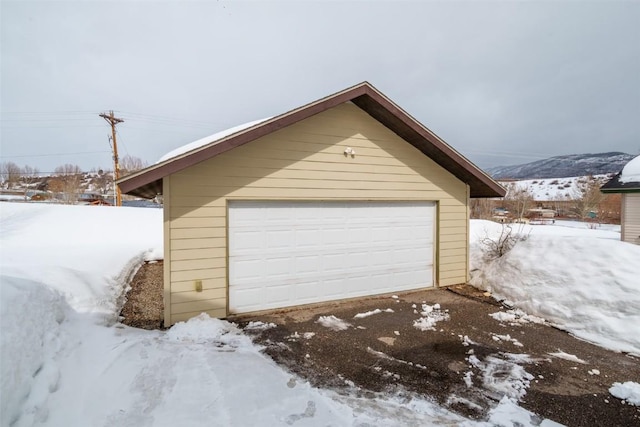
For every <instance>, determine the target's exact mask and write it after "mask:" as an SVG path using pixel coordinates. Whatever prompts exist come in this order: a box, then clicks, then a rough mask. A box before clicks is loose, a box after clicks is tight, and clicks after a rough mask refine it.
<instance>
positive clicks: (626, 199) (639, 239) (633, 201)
mask: <svg viewBox="0 0 640 427" xmlns="http://www.w3.org/2000/svg"><path fill="white" fill-rule="evenodd" d="M622 240H623V241H625V242H629V243H634V244H636V245H640V193H626V194H623V195H622Z"/></svg>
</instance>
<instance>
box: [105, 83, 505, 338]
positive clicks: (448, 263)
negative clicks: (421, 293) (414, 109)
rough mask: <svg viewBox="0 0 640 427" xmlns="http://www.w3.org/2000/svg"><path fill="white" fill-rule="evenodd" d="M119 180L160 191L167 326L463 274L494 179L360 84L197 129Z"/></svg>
mask: <svg viewBox="0 0 640 427" xmlns="http://www.w3.org/2000/svg"><path fill="white" fill-rule="evenodd" d="M118 185H119V186H120V188H121V190H122V191H123V192H124V193H126V194H132V195H136V196H142V197H148V198H152V197H155V196H157V195H158V194H162V196H163V199H164V218H165V220H164V239H165V248H164V252H165V262H164V269H165V273H164V287H165V290H164V302H165V324H166V325H167V326H169V325H171V324H173V323H175V322H178V321H181V320H185V319H188V318H190V317H193V316H196V315H198V314H199V313H201V312H206V313H208V314H210V315H211V316H215V317H225V316H227V315H229V314H236V313H249V312H255V311H261V310H270V309H276V308H282V307H291V306H297V305H303V304H311V303H318V302H322V301H331V300H339V299H346V298H357V297H363V296H368V295H377V294H384V293H390V292H398V291H405V290H412V289H422V288H428V287H434V286H448V285H453V284H459V283H464V282H466V281H467V278H468V269H469V268H468V230H469V206H468V204H469V199H470V198H471V197H502V196H504V189H503V188H502V187H501V186H500V185H499V184H498V183H496V182H495V181H493V180H492V179H491V178H490V177H488V176H487V175H486V174H484V173H483V172H482V171H481V170H480V169H478V168H477V167H476V166H474V165H473V164H472V163H471V162H469V161H468V160H467V159H465V158H464V157H463V156H461V155H460V154H459V153H457V152H456V151H455V150H453V149H452V148H451V147H449V146H448V145H447V144H446V143H445V142H444V141H442V140H441V139H440V138H438V137H437V136H436V135H435V134H433V133H432V132H431V131H429V130H428V129H427V128H425V127H424V126H422V125H421V124H420V123H418V122H417V121H415V120H414V119H413V118H412V117H411V116H409V115H408V114H407V113H405V112H404V111H403V110H402V109H400V108H399V107H398V106H397V105H395V104H394V103H393V102H392V101H390V100H389V99H388V98H386V97H385V96H384V95H383V94H381V93H380V92H378V91H377V90H376V89H375V88H374V87H372V86H371V85H370V84H368V83H361V84H359V85H356V86H354V87H351V88H349V89H346V90H344V91H342V92H339V93H336V94H334V95H330V96H328V97H326V98H323V99H321V100H318V101H316V102H313V103H311V104H308V105H305V106H303V107H300V108H298V109H295V110H293V111H290V112H287V113H284V114H282V115H279V116H276V117H273V118H270V119H266V120H262V121H259V122H253V123H250V124H247V125H244V126H240V127H237V128H234V129H230V130H228V131H225V132H221V133H218V134H215V135H212V136H211V137H208V138H204V139H202V140H200V141H196V142H194V143H191V144H189V145H187V146H184V147H182V148H180V149H178V150H176V151H174V152H172V153H169V154H168V155H167V156H165V157H164V158H163V159H162V160H161V161H160V162H159V163H157V164H155V165H153V166H151V167H149V168H146V169H144V170H142V171H139V172H137V173H135V174H132V175H129V176H127V177H125V178H123V179H121V180H120V181H118Z"/></svg>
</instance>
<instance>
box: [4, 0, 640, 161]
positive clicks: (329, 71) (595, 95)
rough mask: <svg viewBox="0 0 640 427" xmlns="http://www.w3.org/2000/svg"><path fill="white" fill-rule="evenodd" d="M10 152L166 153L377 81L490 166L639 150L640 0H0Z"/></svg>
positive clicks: (45, 156) (34, 156)
mask: <svg viewBox="0 0 640 427" xmlns="http://www.w3.org/2000/svg"><path fill="white" fill-rule="evenodd" d="M1 7H2V10H1V20H2V22H1V24H2V25H1V26H2V29H1V40H2V41H1V43H2V45H1V54H2V58H1V72H2V74H1V79H2V81H1V91H2V92H1V99H0V100H1V110H2V116H1V124H2V128H1V152H0V157H1V159H0V161H13V162H15V163H17V164H18V165H20V166H23V165H25V164H26V165H30V166H32V167H37V168H39V169H40V170H41V171H42V172H49V171H53V169H54V168H55V167H56V166H58V165H61V164H64V163H72V164H77V165H79V166H80V167H81V168H82V169H83V170H90V169H91V168H94V167H95V168H105V169H110V168H111V161H112V160H111V154H110V146H109V140H108V138H107V137H108V135H109V134H110V128H109V126H108V125H107V123H106V122H105V121H104V120H103V119H102V118H100V117H98V114H99V113H101V112H103V111H108V110H114V111H115V112H116V116H118V117H120V118H123V119H124V120H125V122H124V123H122V124H120V125H118V128H117V129H118V146H119V151H120V155H121V156H123V155H126V154H129V155H132V156H136V157H140V158H141V159H143V160H145V161H147V162H148V163H154V162H156V161H157V160H158V158H160V157H161V156H162V155H163V154H164V153H166V152H168V151H171V150H172V149H174V148H176V147H178V146H181V145H184V144H186V143H188V142H191V141H193V140H196V139H199V138H201V137H203V136H206V135H209V134H212V133H215V132H217V131H219V130H222V129H225V128H228V127H232V126H235V125H238V124H241V123H245V122H248V121H252V120H255V119H260V118H263V117H268V116H274V115H277V114H280V113H283V112H285V111H288V110H290V109H292V108H295V107H298V106H300V105H303V104H306V103H308V102H310V101H313V100H316V99H318V98H321V97H324V96H326V95H328V94H331V93H333V92H336V91H339V90H341V89H344V88H346V87H349V86H351V85H353V84H356V83H359V82H361V81H364V80H367V81H369V82H370V83H371V84H373V85H374V86H376V87H377V88H378V89H379V90H380V91H382V92H383V93H384V94H386V95H387V96H388V97H390V98H391V99H392V100H393V101H395V102H396V103H397V104H399V105H400V106H401V107H402V108H404V109H405V110H406V111H407V112H409V113H410V114H411V115H412V116H413V117H415V118H416V119H418V120H419V121H420V122H422V123H423V124H424V125H425V126H427V127H428V128H430V129H431V130H432V131H433V132H435V133H436V134H438V135H439V136H440V137H441V138H443V139H444V140H445V141H447V142H448V143H449V144H450V145H451V146H453V147H454V148H455V149H456V150H458V151H459V152H461V153H462V154H463V155H465V156H466V157H468V158H469V159H470V160H472V161H473V162H475V163H476V164H478V165H479V166H481V167H489V166H496V165H508V164H516V163H526V162H529V161H533V160H537V159H541V158H546V157H550V156H554V155H561V154H576V153H589V152H591V153H596V152H605V151H623V152H626V153H630V154H640V2H638V1H635V2H615V1H601V2H577V1H575V2H549V1H545V2H522V1H513V2H506V1H503V2H497V1H492V2H483V1H476V2H453V1H447V2H426V1H425V2H391V1H389V2H375V3H371V2H367V3H365V2H321V3H320V2H318V3H315V2H303V1H296V2H271V1H269V2H267V1H262V2H226V1H215V2H214V1H212V2H182V1H181V2H178V1H170V2H152V1H119V2H115V1H110V2H96V1H68V2H58V1H50V2H32V1H20V2H11V1H4V0H3V1H2V3H1Z"/></svg>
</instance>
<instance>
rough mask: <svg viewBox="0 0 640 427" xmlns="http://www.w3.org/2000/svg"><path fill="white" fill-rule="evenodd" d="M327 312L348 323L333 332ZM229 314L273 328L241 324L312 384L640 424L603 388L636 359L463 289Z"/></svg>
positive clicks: (626, 376) (572, 421) (565, 419)
mask: <svg viewBox="0 0 640 427" xmlns="http://www.w3.org/2000/svg"><path fill="white" fill-rule="evenodd" d="M462 294H465V295H466V296H465V295H462ZM436 304H439V307H438V306H437V305H436ZM377 310H379V311H377ZM500 312H501V313H504V314H501V315H500V314H499V315H494V317H497V318H498V319H496V318H494V317H492V316H490V314H493V313H500ZM322 316H325V317H322ZM330 316H335V318H337V319H342V320H343V321H345V322H348V324H349V325H348V326H347V325H343V327H346V329H343V330H339V326H340V322H339V320H336V319H334V318H331V317H330ZM321 317H322V322H323V323H324V324H323V323H321V322H319V319H321ZM421 319H422V320H421ZM230 320H234V321H236V322H237V323H239V324H240V325H241V326H242V327H246V326H247V325H248V322H249V321H261V322H267V323H269V322H272V323H274V324H275V325H277V326H275V327H272V328H268V329H261V328H258V329H253V330H251V328H245V330H246V331H247V333H250V334H251V335H252V336H253V338H254V340H255V341H256V342H258V343H260V344H262V345H263V346H265V352H266V353H267V354H268V355H269V356H271V357H272V358H273V359H274V360H275V361H276V362H277V363H279V364H281V365H284V366H285V367H286V368H288V369H289V370H290V371H292V372H294V373H296V374H297V375H299V376H301V377H303V378H305V379H307V380H308V381H309V382H310V383H312V384H314V385H316V386H318V387H331V388H334V389H337V390H339V391H343V392H345V393H357V394H364V395H366V394H367V393H370V392H391V393H396V394H397V393H399V394H403V393H416V394H419V395H421V396H424V397H431V398H433V399H434V400H436V401H437V402H438V403H439V404H441V405H444V406H446V407H448V408H450V409H451V410H453V411H456V412H458V413H461V414H463V415H465V416H467V417H469V418H473V419H482V418H483V417H485V416H486V413H487V411H488V410H489V409H490V408H491V407H492V406H495V404H496V403H497V401H498V400H499V399H500V398H501V396H503V395H504V394H508V395H511V396H515V397H520V405H521V406H522V407H524V408H526V409H528V410H530V411H532V412H534V413H535V414H538V415H539V416H540V417H542V418H549V419H551V420H554V421H556V422H559V423H562V424H565V425H567V426H604V425H607V426H632V425H638V426H640V408H638V407H634V406H630V405H625V404H623V403H621V401H620V400H618V399H616V398H614V397H613V396H611V395H610V394H609V393H608V389H609V387H611V385H612V384H613V383H614V382H624V381H638V379H640V360H639V359H637V358H635V357H632V356H629V355H625V354H621V353H614V352H610V351H606V350H603V349H601V348H600V347H596V346H594V345H591V344H589V343H586V342H584V341H581V340H578V339H575V338H573V337H571V336H570V335H569V334H567V333H565V332H563V331H560V330H557V329H554V328H552V327H550V326H548V325H544V324H538V323H535V322H530V321H527V320H526V319H522V318H519V319H518V316H514V315H513V312H509V311H508V309H507V308H505V307H501V306H500V305H499V304H498V303H496V302H495V301H493V300H492V299H491V298H489V297H486V296H483V295H482V294H481V293H480V292H477V291H475V290H474V289H473V288H471V287H468V286H463V287H458V288H456V292H453V291H451V290H446V289H441V290H431V291H422V292H412V293H405V294H399V295H398V296H397V297H395V298H394V297H390V296H385V297H378V298H368V299H363V300H359V301H357V302H346V303H333V304H325V305H320V306H314V307H312V308H303V309H297V310H287V311H281V312H277V313H269V314H266V315H261V316H253V317H239V318H235V319H230ZM533 320H535V319H533ZM415 322H417V326H419V327H421V328H422V329H424V330H421V329H419V328H418V327H416V326H414V323H415ZM328 326H329V327H328ZM332 328H333V329H332ZM554 353H555V355H554Z"/></svg>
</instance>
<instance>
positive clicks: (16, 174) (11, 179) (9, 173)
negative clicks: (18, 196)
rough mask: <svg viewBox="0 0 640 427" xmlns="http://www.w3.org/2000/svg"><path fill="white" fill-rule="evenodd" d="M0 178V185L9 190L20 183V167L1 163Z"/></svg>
mask: <svg viewBox="0 0 640 427" xmlns="http://www.w3.org/2000/svg"><path fill="white" fill-rule="evenodd" d="M0 176H2V183H3V184H5V185H6V186H7V188H9V189H11V188H13V186H15V185H16V184H17V183H18V182H19V181H20V166H18V165H16V164H15V163H13V162H2V163H0Z"/></svg>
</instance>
